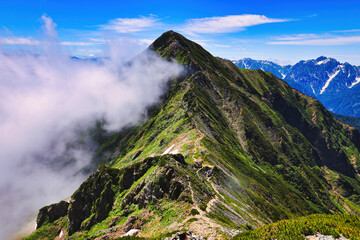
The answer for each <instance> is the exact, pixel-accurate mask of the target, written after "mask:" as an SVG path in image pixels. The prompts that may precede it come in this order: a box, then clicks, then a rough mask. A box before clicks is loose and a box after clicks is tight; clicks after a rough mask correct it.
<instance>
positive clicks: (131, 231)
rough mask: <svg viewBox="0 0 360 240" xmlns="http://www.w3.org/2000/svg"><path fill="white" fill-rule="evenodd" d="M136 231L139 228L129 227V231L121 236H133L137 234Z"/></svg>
mask: <svg viewBox="0 0 360 240" xmlns="http://www.w3.org/2000/svg"><path fill="white" fill-rule="evenodd" d="M138 232H140V230H139V229H131V230H130V231H128V232H127V233H125V234H124V235H122V236H121V237H126V236H134V235H135V234H137V233H138Z"/></svg>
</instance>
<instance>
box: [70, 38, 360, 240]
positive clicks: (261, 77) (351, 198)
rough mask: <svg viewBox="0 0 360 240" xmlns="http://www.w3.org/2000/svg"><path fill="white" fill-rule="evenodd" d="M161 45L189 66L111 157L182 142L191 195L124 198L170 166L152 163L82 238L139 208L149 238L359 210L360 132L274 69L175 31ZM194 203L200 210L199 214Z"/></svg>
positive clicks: (120, 161) (122, 162) (123, 160)
mask: <svg viewBox="0 0 360 240" xmlns="http://www.w3.org/2000/svg"><path fill="white" fill-rule="evenodd" d="M151 48H152V49H153V50H154V51H156V52H157V53H158V54H159V55H161V56H162V57H165V58H168V59H169V60H170V59H175V60H176V61H178V62H179V63H181V64H184V65H185V66H186V67H187V69H188V73H187V74H186V75H185V76H184V77H182V78H180V79H176V80H174V81H172V82H170V83H169V89H170V90H169V92H168V93H167V95H166V96H164V100H163V102H162V103H161V104H160V105H159V106H157V107H155V108H154V109H153V110H152V111H151V114H150V116H149V119H148V120H147V121H146V122H145V123H144V124H142V125H141V126H138V127H136V128H133V129H131V130H130V131H129V132H128V134H123V135H122V136H119V137H118V139H120V140H119V144H118V147H117V149H116V155H117V157H116V158H114V159H113V161H112V162H111V163H110V164H111V166H113V167H115V168H118V169H125V168H129V167H131V166H134V165H136V164H140V165H142V164H143V163H144V159H148V158H149V157H151V156H157V155H160V154H162V153H163V152H164V151H165V150H166V149H169V148H170V147H172V151H174V150H176V151H177V152H179V153H181V154H183V156H184V157H185V161H186V162H187V163H188V165H187V166H186V167H181V166H180V167H179V166H178V165H174V167H175V168H177V169H178V172H179V176H189V178H188V179H187V180H185V179H183V181H182V182H185V183H186V184H185V185H186V186H187V187H186V189H187V190H186V191H188V192H191V194H187V196H190V197H189V198H190V200H186V198H185V199H182V200H176V201H174V200H172V199H171V198H170V197H169V195H165V196H163V199H159V200H157V201H155V202H149V204H147V205H146V206H140V205H139V203H131V202H129V204H128V205H122V204H121V203H122V202H124V199H126V198H127V196H129V194H130V193H131V192H132V190H133V189H136V188H138V186H140V185H141V184H140V183H141V182H144V181H145V180H146V181H150V182H151V181H153V180H152V177H151V176H153V177H154V176H155V178H156V176H157V175H158V174H159V171H161V169H162V167H163V166H161V165H158V164H155V165H151V166H150V167H149V166H148V167H147V169H148V170H147V171H146V173H144V174H142V176H141V177H140V178H139V179H137V180H136V181H135V182H133V183H132V184H131V186H130V188H129V189H125V190H124V189H122V190H117V191H116V196H115V199H116V200H115V202H114V205H113V207H112V210H111V211H110V212H109V214H108V216H107V218H106V219H104V220H101V221H100V222H98V223H96V224H95V225H91V226H90V228H89V230H84V231H80V232H78V233H75V235H73V237H78V238H86V237H90V236H95V235H96V236H97V235H102V234H96V233H97V232H99V230H101V229H106V228H109V224H110V222H112V221H113V220H114V218H117V217H119V218H118V221H117V224H120V225H121V224H123V223H125V221H126V220H127V219H128V218H129V216H132V215H133V216H138V217H141V216H144V215H149V217H148V219H146V222H145V225H144V226H146V228H145V229H146V230H145V231H144V232H143V233H142V235H144V236H152V237H156V236H159V235H162V234H165V233H166V232H171V231H173V230H180V229H181V228H182V229H196V228H197V227H198V225H197V222H202V221H203V222H208V221H212V222H213V223H214V224H218V226H225V227H227V228H229V229H240V230H241V229H243V230H245V229H247V228H249V226H253V227H256V226H259V225H262V224H264V223H271V222H273V221H277V220H280V219H284V218H291V217H295V216H302V215H307V214H312V213H332V212H348V213H358V211H359V210H358V209H359V207H358V205H357V203H358V201H359V200H360V199H359V196H360V187H359V186H360V185H359V181H358V170H357V169H358V167H357V166H358V164H359V163H358V162H357V161H358V160H357V159H360V156H359V151H358V149H357V147H356V141H355V140H354V136H356V134H358V132H357V131H355V130H354V129H353V128H351V127H349V126H347V125H344V124H341V123H340V122H338V121H335V120H334V118H333V117H332V115H331V114H330V113H329V112H328V111H326V109H324V107H323V106H322V105H321V104H320V103H319V102H318V101H316V100H315V99H313V98H310V97H307V96H305V95H303V94H301V93H299V92H297V91H295V90H293V89H291V88H290V87H289V86H288V84H286V83H285V82H283V81H281V80H279V79H278V78H276V77H274V76H273V75H271V74H267V73H264V72H262V71H257V70H242V69H240V68H238V67H236V66H235V65H233V64H232V63H231V62H228V61H225V60H222V59H217V58H214V57H212V56H211V55H210V54H209V53H208V52H206V51H205V50H204V49H202V47H201V46H199V45H197V44H196V43H193V42H191V41H189V40H187V39H185V38H184V37H182V36H181V35H178V34H176V33H173V32H168V33H165V34H164V35H163V36H161V37H160V38H159V39H158V40H156V41H155V42H154V44H153V45H152V46H151ZM145 165H146V164H145ZM121 171H123V170H121ZM122 177H123V175H121V174H120V176H119V178H120V179H121V178H122ZM179 178H180V177H179ZM154 181H155V180H154ZM206 189H207V190H206ZM139 191H140V192H136V194H137V195H136V196H140V195H141V191H142V190H139ZM186 191H185V193H186ZM204 191H205V192H204ZM185 195H186V194H185ZM184 203H185V204H184ZM192 209H196V211H198V212H199V214H197V215H195V216H194V217H190V218H189V216H190V215H191V211H192ZM124 212H126V213H124ZM94 214H95V213H94ZM209 234H210V233H209ZM224 236H225V235H224Z"/></svg>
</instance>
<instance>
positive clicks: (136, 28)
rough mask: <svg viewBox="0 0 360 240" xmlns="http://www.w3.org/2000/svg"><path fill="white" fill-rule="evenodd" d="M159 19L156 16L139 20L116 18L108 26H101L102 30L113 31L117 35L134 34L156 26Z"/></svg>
mask: <svg viewBox="0 0 360 240" xmlns="http://www.w3.org/2000/svg"><path fill="white" fill-rule="evenodd" d="M158 23H159V19H158V18H156V17H155V16H152V15H151V16H149V17H139V18H115V19H112V20H110V21H109V22H108V23H107V24H105V25H101V26H100V29H101V30H111V31H115V32H117V33H134V32H140V31H144V30H149V29H150V28H152V27H154V26H156V25H157V24H158Z"/></svg>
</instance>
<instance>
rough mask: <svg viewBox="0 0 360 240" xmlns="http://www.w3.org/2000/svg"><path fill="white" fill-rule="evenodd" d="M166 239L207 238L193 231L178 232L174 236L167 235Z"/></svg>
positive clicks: (192, 239)
mask: <svg viewBox="0 0 360 240" xmlns="http://www.w3.org/2000/svg"><path fill="white" fill-rule="evenodd" d="M164 240H205V238H203V237H201V236H197V235H193V233H192V232H191V231H188V232H178V233H176V234H174V236H172V237H167V238H165V239H164Z"/></svg>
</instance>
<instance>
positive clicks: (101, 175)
mask: <svg viewBox="0 0 360 240" xmlns="http://www.w3.org/2000/svg"><path fill="white" fill-rule="evenodd" d="M119 175H120V171H119V170H117V169H111V168H107V167H105V166H103V167H101V168H100V169H99V170H98V171H97V172H96V173H94V174H93V175H91V176H90V177H89V178H88V179H87V180H86V181H85V182H84V183H83V184H82V185H81V186H80V188H79V189H78V190H77V191H76V192H75V193H74V194H73V196H72V200H71V202H70V206H69V212H68V217H69V235H72V234H73V233H74V232H76V231H78V230H80V229H89V228H90V227H91V226H93V225H94V224H95V223H97V222H99V221H101V220H103V219H105V218H106V217H107V214H108V213H109V211H110V210H111V208H112V205H113V201H114V196H115V192H114V190H113V186H114V185H118V182H119ZM84 220H86V221H84Z"/></svg>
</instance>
